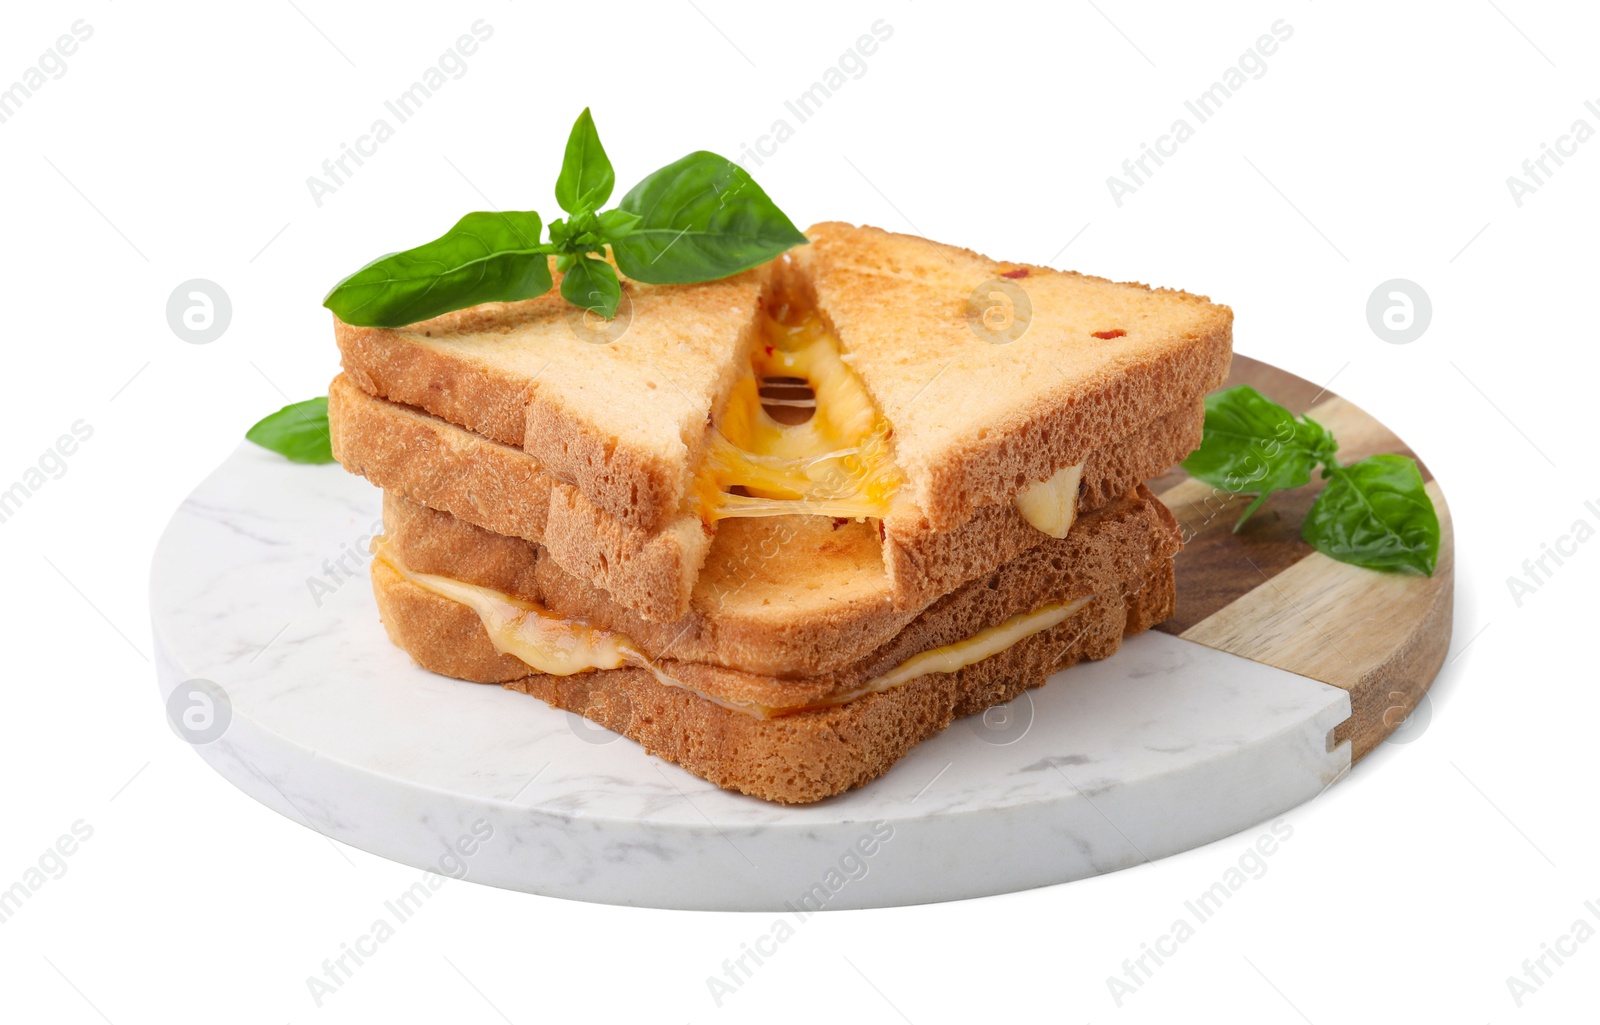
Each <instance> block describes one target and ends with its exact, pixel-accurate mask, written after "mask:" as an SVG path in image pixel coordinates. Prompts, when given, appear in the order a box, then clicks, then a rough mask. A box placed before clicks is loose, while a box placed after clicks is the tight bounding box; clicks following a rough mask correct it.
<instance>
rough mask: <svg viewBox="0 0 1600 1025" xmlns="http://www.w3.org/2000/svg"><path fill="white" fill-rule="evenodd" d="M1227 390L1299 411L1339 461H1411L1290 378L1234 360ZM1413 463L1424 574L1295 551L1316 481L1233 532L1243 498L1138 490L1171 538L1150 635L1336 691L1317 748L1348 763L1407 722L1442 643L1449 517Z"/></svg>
mask: <svg viewBox="0 0 1600 1025" xmlns="http://www.w3.org/2000/svg"><path fill="white" fill-rule="evenodd" d="M1238 384H1248V385H1251V386H1252V387H1254V388H1255V389H1256V390H1257V391H1259V392H1261V393H1262V394H1263V395H1265V396H1267V397H1268V398H1270V399H1272V400H1273V401H1275V402H1277V403H1279V404H1281V405H1283V406H1286V407H1287V408H1288V409H1289V410H1290V411H1291V412H1293V413H1296V414H1301V413H1307V414H1309V415H1310V416H1311V418H1312V419H1313V420H1315V421H1317V422H1318V423H1320V424H1322V425H1323V426H1324V427H1326V428H1327V429H1328V430H1329V431H1330V432H1331V433H1332V434H1333V436H1334V438H1335V439H1337V441H1338V442H1339V459H1340V461H1341V462H1343V463H1346V464H1349V463H1352V462H1355V461H1356V460H1358V459H1362V458H1365V457H1366V456H1369V455H1375V454H1377V453H1380V452H1395V453H1399V454H1402V455H1409V456H1413V457H1415V456H1416V453H1414V452H1412V451H1411V450H1410V449H1409V448H1407V447H1406V444H1405V442H1403V441H1401V440H1400V439H1399V438H1398V437H1396V436H1395V435H1394V433H1393V432H1392V431H1390V430H1389V429H1388V428H1387V427H1385V426H1383V424H1381V423H1379V422H1378V421H1377V420H1376V419H1374V418H1373V417H1371V416H1370V415H1368V414H1367V413H1366V412H1364V411H1363V410H1361V409H1360V408H1358V407H1357V406H1355V405H1353V404H1352V403H1350V402H1347V401H1346V400H1344V399H1342V398H1340V397H1338V396H1337V395H1334V394H1333V393H1332V392H1329V391H1328V390H1326V389H1325V388H1319V387H1318V386H1317V385H1315V384H1312V383H1311V382H1310V381H1307V380H1305V379H1304V378H1300V377H1296V376H1294V375H1293V374H1290V373H1288V372H1286V371H1283V370H1279V369H1278V368H1276V367H1274V366H1271V365H1269V364H1266V363H1262V362H1260V361H1258V360H1253V359H1250V358H1249V357H1246V356H1235V357H1234V360H1233V372H1232V373H1231V374H1230V375H1229V378H1228V381H1227V384H1226V385H1225V386H1224V387H1230V388H1231V387H1233V386H1234V385H1238ZM1417 461H1418V464H1419V465H1420V466H1421V468H1422V479H1423V481H1424V482H1425V483H1426V485H1427V489H1428V494H1429V495H1430V496H1431V497H1432V498H1433V504H1434V507H1435V508H1436V509H1437V510H1438V512H1439V526H1440V530H1441V538H1440V544H1439V562H1438V566H1437V568H1436V569H1435V570H1434V573H1433V576H1431V577H1424V576H1420V575H1416V574H1405V573H1380V572H1377V571H1375V570H1370V569H1362V568H1361V567H1359V566H1351V565H1347V564H1345V563H1342V562H1337V561H1335V560H1333V559H1330V558H1328V557H1327V556H1325V555H1323V554H1322V553H1320V552H1318V551H1316V550H1315V549H1313V548H1312V547H1311V546H1310V545H1308V544H1306V543H1305V542H1304V541H1302V540H1301V538H1300V524H1301V521H1302V520H1303V519H1304V517H1305V513H1306V510H1308V509H1309V508H1310V507H1311V502H1312V500H1313V499H1315V498H1316V496H1317V493H1318V492H1319V491H1321V489H1322V486H1323V485H1322V481H1321V480H1320V479H1313V480H1312V482H1311V483H1310V484H1308V485H1306V486H1305V487H1302V488H1296V489H1295V490H1293V491H1280V492H1277V493H1276V494H1274V495H1273V496H1272V497H1271V498H1270V499H1268V500H1267V503H1266V505H1264V506H1263V507H1262V508H1261V509H1260V510H1259V511H1258V512H1257V513H1256V514H1255V515H1254V516H1253V517H1251V519H1250V520H1249V522H1247V523H1246V524H1245V525H1244V527H1243V529H1241V530H1240V531H1239V532H1238V533H1237V534H1235V533H1234V532H1233V524H1234V521H1235V520H1237V519H1238V518H1239V514H1240V513H1241V512H1243V511H1244V508H1245V506H1246V505H1248V504H1249V502H1250V497H1249V496H1236V495H1230V494H1228V493H1226V492H1223V491H1219V490H1218V489H1215V488H1213V487H1211V485H1209V484H1204V483H1202V482H1200V481H1197V480H1195V479H1193V478H1192V477H1189V476H1188V475H1187V474H1185V473H1184V472H1183V470H1182V469H1181V468H1175V469H1173V470H1171V471H1169V472H1168V473H1166V474H1164V475H1163V476H1161V477H1159V478H1157V479H1155V480H1153V481H1151V482H1150V487H1151V489H1152V490H1153V491H1155V493H1156V494H1157V495H1158V496H1160V498H1161V500H1162V501H1163V502H1164V503H1166V505H1167V507H1168V508H1170V509H1171V510H1172V514H1173V515H1174V516H1176V517H1177V520H1178V524H1179V526H1180V527H1181V528H1182V530H1183V536H1184V550H1183V551H1182V552H1181V553H1179V555H1178V558H1177V573H1178V607H1177V612H1176V614H1175V615H1174V616H1173V617H1172V618H1171V619H1169V620H1168V621H1167V622H1165V623H1163V624H1161V625H1160V626H1158V627H1156V629H1158V630H1162V631H1164V632H1166V633H1170V634H1174V635H1177V636H1179V637H1182V638H1184V639H1185V640H1191V641H1194V642H1196V643H1198V644H1204V645H1206V646H1207V647H1211V648H1217V649H1219V650H1221V651H1227V652H1231V653H1233V654H1235V655H1240V656H1242V657H1244V658H1248V659H1251V660H1252V661H1256V662H1264V663H1266V664H1268V665H1272V666H1277V667H1278V668H1280V669H1285V670H1288V671H1289V672H1292V673H1298V674H1300V675H1301V676H1309V677H1311V678H1312V679H1316V680H1321V681H1323V682H1324V683H1329V684H1332V685H1334V686H1336V687H1341V688H1343V689H1344V690H1347V691H1349V692H1350V706H1351V715H1350V718H1349V719H1347V720H1345V722H1344V723H1342V724H1341V725H1340V726H1339V727H1338V728H1337V729H1336V730H1334V733H1333V737H1332V738H1331V739H1330V749H1331V747H1332V746H1333V745H1337V744H1339V743H1342V742H1343V741H1345V740H1349V741H1350V743H1351V758H1352V760H1360V759H1361V758H1362V757H1364V756H1365V755H1366V754H1367V753H1368V752H1369V751H1371V750H1372V749H1373V748H1374V747H1376V746H1377V745H1378V744H1379V743H1381V742H1382V741H1383V739H1384V738H1385V737H1387V736H1388V735H1389V734H1390V733H1391V732H1393V731H1394V730H1395V729H1396V728H1397V727H1398V726H1399V725H1400V723H1401V722H1402V721H1403V720H1404V719H1405V717H1406V716H1407V715H1409V714H1411V710H1412V709H1413V708H1415V707H1416V704H1417V702H1418V701H1420V700H1421V698H1422V695H1423V694H1425V693H1427V690H1428V687H1429V685H1430V684H1432V683H1433V679H1434V677H1435V676H1437V675H1438V673H1439V669H1440V667H1441V666H1442V665H1443V664H1444V658H1445V652H1446V651H1447V650H1448V649H1449V647H1450V628H1451V619H1452V615H1451V613H1452V609H1453V607H1454V595H1455V546H1454V537H1453V532H1452V530H1451V525H1450V510H1449V507H1448V506H1447V505H1446V504H1445V500H1444V494H1443V493H1442V492H1441V491H1440V490H1439V485H1438V482H1437V481H1435V480H1434V479H1433V476H1432V474H1430V473H1429V472H1428V467H1427V465H1426V464H1425V463H1423V462H1422V460H1421V459H1418V460H1417Z"/></svg>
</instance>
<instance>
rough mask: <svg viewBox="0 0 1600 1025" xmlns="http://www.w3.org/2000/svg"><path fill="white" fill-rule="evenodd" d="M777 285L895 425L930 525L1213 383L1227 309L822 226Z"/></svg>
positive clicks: (1229, 320)
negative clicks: (832, 336)
mask: <svg viewBox="0 0 1600 1025" xmlns="http://www.w3.org/2000/svg"><path fill="white" fill-rule="evenodd" d="M806 234H807V235H808V236H809V238H810V239H811V242H810V244H809V245H805V246H801V247H799V248H797V249H794V250H792V251H791V253H790V254H789V255H788V257H787V258H786V259H787V260H788V261H789V265H788V266H789V269H788V271H787V272H786V273H785V276H786V278H787V282H786V286H785V287H787V288H788V289H789V290H791V291H797V292H802V293H805V295H806V298H807V299H808V301H809V302H810V303H811V304H812V305H814V306H815V308H816V310H817V311H818V313H820V314H821V316H822V317H823V318H824V319H825V320H826V321H827V323H828V324H829V325H830V326H831V327H832V329H833V331H834V332H835V333H836V334H837V335H838V338H839V341H840V344H841V346H842V347H843V350H844V353H845V360H846V362H847V363H849V365H850V366H851V367H852V368H853V369H854V370H855V371H856V373H857V374H858V375H860V378H861V380H862V382H863V383H864V384H865V386H866V388H867V391H868V392H869V393H870V394H871V396H872V399H873V401H874V402H875V403H876V404H877V406H878V408H879V410H880V411H881V412H882V413H883V415H884V416H885V417H886V418H887V419H888V421H889V423H891V424H893V425H894V439H895V459H896V461H897V462H898V463H899V465H900V468H901V469H902V470H903V471H904V473H905V476H906V481H907V488H908V493H907V497H908V498H909V499H910V500H911V502H912V503H913V504H915V505H916V506H917V507H918V508H919V509H920V510H921V511H922V513H923V515H924V516H926V517H927V519H928V521H929V522H930V523H931V524H932V525H933V527H934V528H936V529H948V528H950V527H953V526H956V525H958V524H960V523H962V522H965V521H966V520H967V519H969V518H970V517H971V516H972V515H973V513H974V511H975V510H976V509H978V508H980V507H982V506H986V505H994V504H998V503H1002V502H1009V501H1011V500H1012V499H1013V498H1014V497H1015V496H1016V494H1017V493H1018V492H1019V491H1020V490H1022V489H1023V488H1024V487H1026V486H1027V485H1028V484H1031V483H1033V482H1035V481H1043V480H1045V479H1047V478H1049V477H1050V476H1051V475H1052V474H1053V473H1055V472H1056V471H1057V470H1060V469H1062V468H1063V467H1066V466H1071V465H1073V464H1075V463H1080V462H1082V461H1083V460H1084V459H1086V458H1087V457H1088V455H1089V454H1090V453H1091V452H1093V451H1095V450H1096V449H1103V448H1105V447H1106V446H1107V445H1109V444H1112V443H1113V442H1115V441H1117V440H1118V439H1121V438H1126V437H1128V436H1130V435H1131V434H1133V433H1135V432H1136V431H1137V430H1138V429H1139V428H1141V427H1142V426H1144V425H1145V424H1147V423H1148V422H1149V421H1150V418H1151V412H1152V411H1154V410H1165V409H1170V408H1172V406H1173V405H1174V404H1175V403H1174V397H1175V396H1200V395H1204V394H1205V393H1206V392H1208V391H1210V390H1211V389H1213V388H1216V387H1219V386H1220V385H1221V384H1222V382H1223V380H1224V379H1225V378H1226V376H1227V372H1228V364H1229V362H1230V359H1231V355H1232V339H1233V311H1232V310H1230V309H1228V307H1226V306H1219V305H1216V304H1213V303H1211V302H1210V301H1209V300H1207V299H1205V298H1204V297H1201V296H1194V295H1189V294H1187V293H1184V292H1175V291H1170V290H1167V289H1152V288H1149V287H1147V286H1145V285H1138V284H1119V283H1117V282H1112V281H1107V280H1105V279H1103V278H1094V277H1088V276H1085V275H1082V274H1076V273H1070V272H1063V271H1057V270H1052V269H1050V268H1048V267H1039V266H1034V265H1030V264H1020V263H1002V262H999V261H996V260H991V259H989V258H988V257H985V256H980V255H978V254H977V253H974V252H971V251H970V250H966V249H959V248H957V247H955V246H947V245H941V244H939V243H935V242H929V241H928V240H926V239H923V238H918V237H916V236H911V235H898V234H893V233H891V232H887V231H883V230H881V229H878V228H866V227H856V226H854V225H850V224H838V223H825V224H818V225H815V226H813V227H812V228H811V229H810V230H809V231H808V232H807V233H806Z"/></svg>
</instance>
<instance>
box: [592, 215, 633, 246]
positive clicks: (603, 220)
mask: <svg viewBox="0 0 1600 1025" xmlns="http://www.w3.org/2000/svg"><path fill="white" fill-rule="evenodd" d="M599 220H600V236H601V238H602V239H604V240H605V241H607V242H615V241H616V240H617V239H619V238H627V237H628V236H629V235H631V234H633V229H634V228H635V227H636V226H638V224H639V215H638V214H635V213H629V212H628V211H626V210H624V209H622V208H621V207H615V208H613V209H611V210H605V211H602V212H601V214H600V218H599Z"/></svg>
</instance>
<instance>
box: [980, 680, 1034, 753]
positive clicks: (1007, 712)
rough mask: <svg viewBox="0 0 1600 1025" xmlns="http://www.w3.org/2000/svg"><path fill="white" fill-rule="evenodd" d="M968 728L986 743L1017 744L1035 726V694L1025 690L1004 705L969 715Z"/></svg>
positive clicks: (999, 744) (996, 745)
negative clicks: (979, 713)
mask: <svg viewBox="0 0 1600 1025" xmlns="http://www.w3.org/2000/svg"><path fill="white" fill-rule="evenodd" d="M967 728H968V729H970V730H971V731H972V732H973V733H974V734H975V735H976V736H977V738H978V739H979V740H981V741H983V742H984V743H985V744H993V745H994V746H995V747H1007V746H1009V745H1011V744H1015V743H1016V742H1017V741H1019V740H1021V739H1022V738H1023V737H1026V736H1027V735H1028V731H1029V730H1031V729H1032V728H1033V695H1032V694H1030V693H1028V692H1027V691H1023V692H1022V693H1021V694H1018V695H1017V696H1016V697H1015V698H1013V699H1012V700H1010V701H1007V702H1006V703H1005V704H1003V705H991V706H990V707H988V708H986V709H984V710H983V714H982V715H973V716H968V717H967Z"/></svg>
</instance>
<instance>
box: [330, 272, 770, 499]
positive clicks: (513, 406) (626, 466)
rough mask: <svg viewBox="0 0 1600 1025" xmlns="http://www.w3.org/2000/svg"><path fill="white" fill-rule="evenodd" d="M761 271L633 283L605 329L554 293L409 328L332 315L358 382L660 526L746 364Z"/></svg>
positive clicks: (349, 369) (344, 358)
mask: <svg viewBox="0 0 1600 1025" xmlns="http://www.w3.org/2000/svg"><path fill="white" fill-rule="evenodd" d="M555 278H556V281H557V283H558V284H559V281H560V275H559V274H556V275H555ZM765 279H766V274H765V272H764V271H763V270H760V269H758V270H754V271H748V272H746V273H744V274H739V275H736V276H734V277H731V278H726V279H724V280H722V281H714V282H709V283H707V284H703V285H644V284H639V283H637V282H633V281H624V282H623V289H624V293H625V298H624V300H623V303H622V305H621V306H620V307H619V312H618V316H617V319H616V320H614V321H612V322H610V323H609V324H607V323H605V322H601V321H598V320H595V319H594V318H593V317H592V315H586V314H584V313H583V311H581V310H578V309H577V308H576V307H573V306H571V305H569V304H568V303H567V302H566V300H564V299H562V298H561V296H560V292H559V288H553V289H551V291H550V292H548V293H546V294H545V295H542V296H540V297H538V298H536V299H528V300H525V301H522V302H515V303H485V304H483V305H481V306H475V307H472V308H470V309H466V310H461V311H459V312H456V313H449V314H445V315H444V316H442V317H436V318H434V319H433V320H427V321H423V322H421V323H418V324H412V325H410V326H408V327H405V328H397V329H389V328H366V327H353V326H351V325H349V324H345V323H343V322H341V321H339V320H337V319H335V321H334V336H335V337H336V338H337V340H338V342H339V349H340V353H341V356H342V362H343V366H344V370H345V373H346V374H348V375H349V378H350V379H351V380H352V381H353V382H354V383H355V384H356V385H358V386H359V387H360V388H361V389H362V390H364V391H366V392H367V393H369V394H371V395H375V396H379V397H382V398H386V399H390V400H392V401H394V402H398V403H402V404H404V405H408V406H415V407H417V408H418V409H423V410H426V411H427V412H429V413H432V414H434V415H435V416H438V417H442V418H443V419H445V420H449V421H450V422H452V423H456V424H460V425H462V426H464V427H466V428H467V429H469V430H471V431H474V432H476V433H478V434H481V435H483V436H484V437H486V438H489V439H492V440H494V441H498V442H500V443H501V444H505V445H513V446H516V447H518V448H521V449H523V450H525V451H526V452H527V453H528V454H529V455H531V456H533V457H534V458H536V459H538V460H539V461H540V463H542V464H543V465H544V466H545V467H546V468H547V469H548V471H549V472H550V473H552V474H554V475H555V476H556V477H557V478H559V479H561V480H565V481H568V482H570V483H571V484H572V485H574V486H575V487H577V488H578V489H579V490H580V491H581V492H582V493H583V494H584V495H585V496H586V497H587V498H588V499H589V500H590V502H591V503H592V504H594V505H595V506H596V507H598V508H601V509H604V510H606V512H608V513H609V514H610V515H611V516H612V517H614V518H615V519H616V520H617V521H618V522H620V523H623V524H625V525H627V526H630V527H634V528H637V529H640V530H650V529H655V528H657V527H659V526H661V525H662V524H664V523H665V522H666V521H668V520H669V519H671V518H672V517H674V516H675V515H677V513H678V511H679V508H680V506H681V505H682V504H683V497H684V494H685V493H686V490H687V487H688V485H689V482H690V479H691V477H692V474H693V471H694V468H695V467H696V466H697V465H698V463H699V460H700V453H701V450H702V449H703V446H704V445H705V442H706V424H707V423H708V422H709V418H710V416H711V415H712V413H713V412H714V411H715V410H716V409H717V404H718V403H719V402H720V401H721V400H722V398H723V397H724V396H725V395H726V393H727V391H728V389H729V387H730V386H731V384H732V382H733V381H734V380H735V379H736V378H737V377H738V375H740V374H742V373H744V372H745V371H746V370H747V369H748V367H749V347H750V345H751V344H752V338H753V326H754V323H755V315H756V312H757V310H758V309H759V307H760V302H761V292H762V288H763V285H764V282H765ZM613 335H615V337H613Z"/></svg>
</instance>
